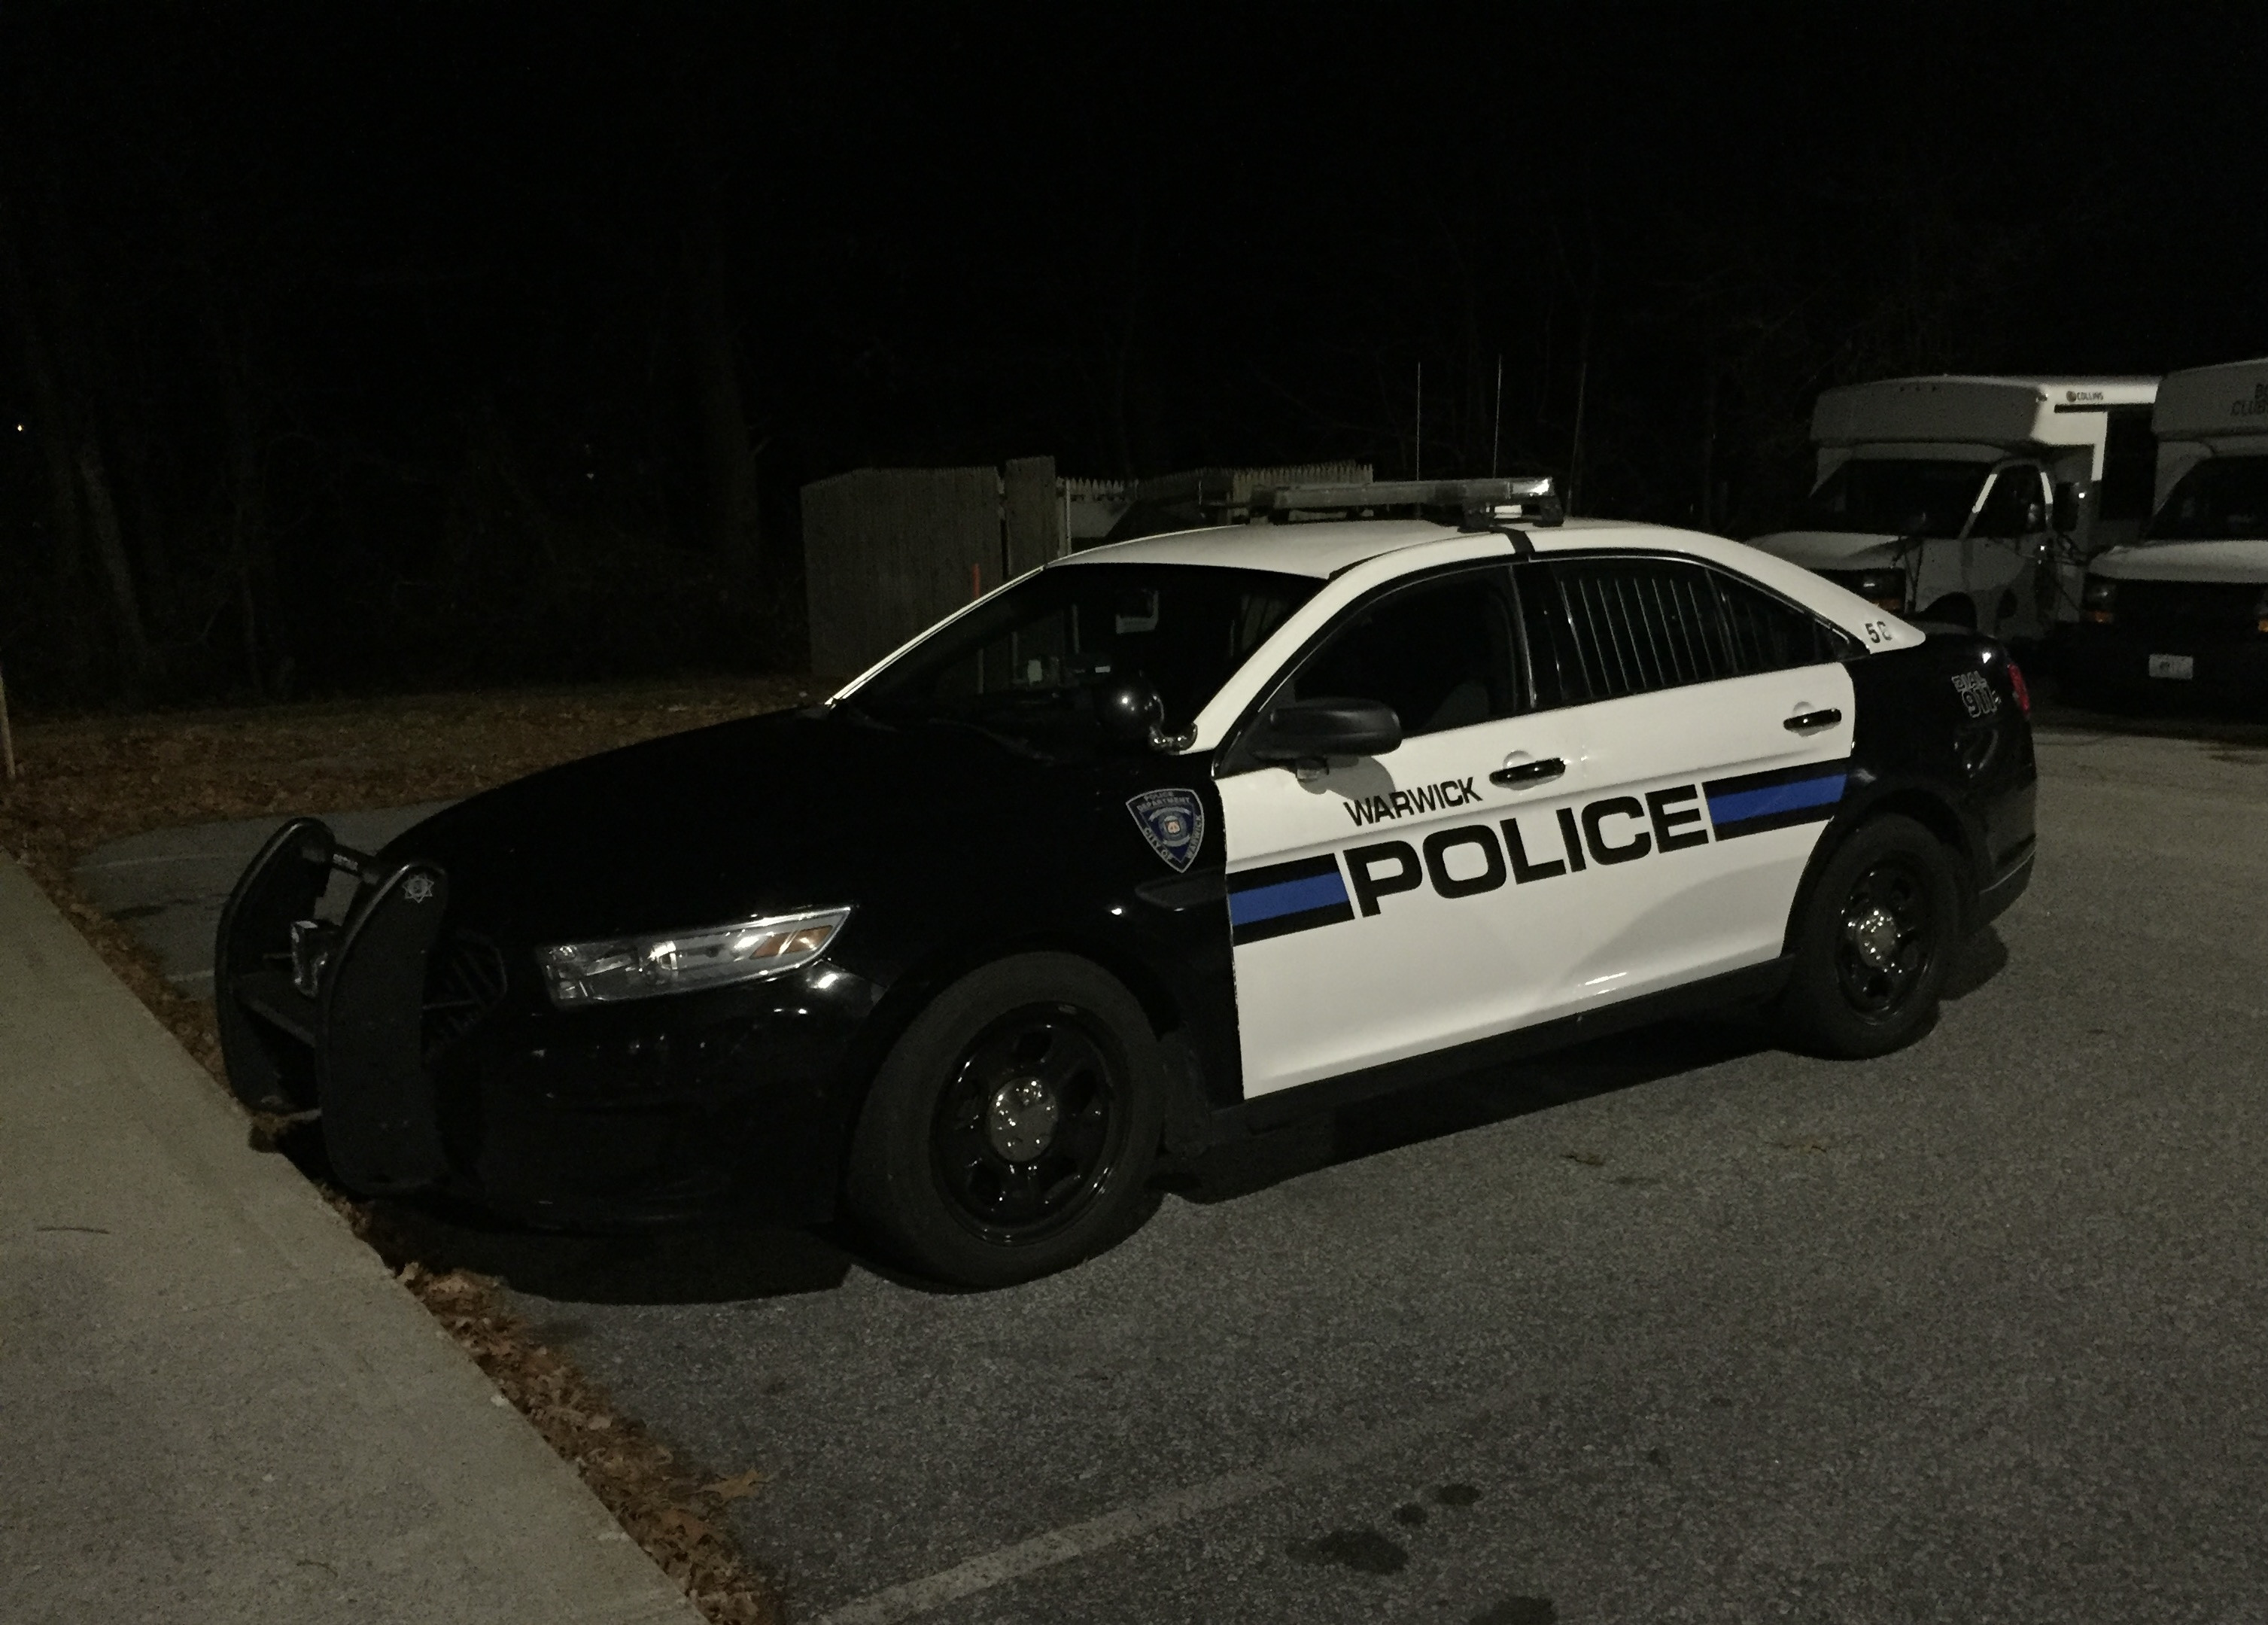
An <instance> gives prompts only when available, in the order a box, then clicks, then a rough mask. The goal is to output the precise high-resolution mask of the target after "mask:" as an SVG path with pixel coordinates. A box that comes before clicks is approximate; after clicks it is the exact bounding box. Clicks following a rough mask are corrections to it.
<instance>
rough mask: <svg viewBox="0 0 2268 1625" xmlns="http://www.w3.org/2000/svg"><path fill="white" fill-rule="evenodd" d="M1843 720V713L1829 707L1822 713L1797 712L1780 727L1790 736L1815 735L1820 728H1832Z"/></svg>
mask: <svg viewBox="0 0 2268 1625" xmlns="http://www.w3.org/2000/svg"><path fill="white" fill-rule="evenodd" d="M1841 720H1843V713H1841V712H1839V711H1837V710H1836V709H1835V707H1834V706H1832V705H1830V706H1828V707H1827V708H1826V709H1824V710H1823V711H1803V712H1798V713H1796V714H1795V715H1794V716H1792V717H1790V718H1789V719H1788V720H1786V722H1785V723H1783V724H1782V725H1781V726H1783V727H1784V728H1786V729H1787V731H1788V732H1789V733H1791V734H1811V733H1816V732H1817V731H1818V730H1819V729H1821V728H1833V727H1834V726H1835V725H1836V724H1837V722H1840V721H1841Z"/></svg>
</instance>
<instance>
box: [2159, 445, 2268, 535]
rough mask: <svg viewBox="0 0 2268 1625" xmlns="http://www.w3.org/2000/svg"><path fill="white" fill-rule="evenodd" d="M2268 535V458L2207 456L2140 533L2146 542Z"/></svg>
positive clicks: (2184, 479)
mask: <svg viewBox="0 0 2268 1625" xmlns="http://www.w3.org/2000/svg"><path fill="white" fill-rule="evenodd" d="M2260 536H2268V456H2262V457H2208V458H2206V459H2205V461H2204V462H2200V463H2198V465H2197V467H2195V468H2193V469H2191V470H2190V471H2189V472H2188V473H2187V474H2184V475H2183V476H2182V477H2181V478H2180V479H2179V480H2177V481H2176V482H2175V484H2174V488H2173V490H2171V491H2168V492H2167V493H2166V501H2165V506H2162V507H2161V508H2160V509H2159V510H2158V511H2157V513H2156V514H2155V515H2154V516H2153V517H2152V519H2151V521H2150V524H2149V528H2147V530H2145V531H2144V532H2143V533H2142V539H2143V540H2144V541H2146V542H2227V541H2232V540H2250V539H2252V538H2255V537H2260Z"/></svg>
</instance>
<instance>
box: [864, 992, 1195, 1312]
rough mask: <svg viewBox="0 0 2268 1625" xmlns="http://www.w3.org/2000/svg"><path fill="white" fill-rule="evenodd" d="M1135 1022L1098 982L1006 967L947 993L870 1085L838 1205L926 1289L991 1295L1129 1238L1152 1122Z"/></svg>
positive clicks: (1154, 1096)
mask: <svg viewBox="0 0 2268 1625" xmlns="http://www.w3.org/2000/svg"><path fill="white" fill-rule="evenodd" d="M1161 1072H1162V1067H1161V1063H1160V1058H1159V1054H1158V1045H1157V1039H1156V1038H1155V1037H1154V1035H1153V1034H1152V1031H1151V1029H1150V1024H1149V1021H1148V1019H1147V1017H1145V1016H1144V1014H1143V1011H1142V1008H1141V1006H1140V1005H1139V1004H1138V1003H1137V1002H1136V1001H1135V999H1134V997H1133V995H1132V994H1131V993H1128V992H1127V991H1126V989H1125V987H1124V986H1123V985H1121V984H1120V983H1119V982H1118V980H1117V979H1116V978H1114V977H1112V976H1111V975H1109V974H1108V972H1107V971H1103V970H1102V969H1101V966H1099V965H1096V964H1092V963H1091V962H1089V961H1087V960H1084V959H1079V958H1075V957H1071V956H1070V955H1068V954H1019V955H1016V956H1015V957H1012V958H1008V959H1002V960H998V961H996V962H995V963H993V964H989V965H986V966H984V967H983V968H982V969H981V970H977V971H971V972H970V973H969V974H968V975H967V976H965V977H963V978H961V980H959V981H957V982H955V983H954V984H953V986H950V987H947V988H946V990H945V991H944V992H943V993H939V995H938V997H937V998H936V999H935V1000H934V1001H932V1002H931V1004H930V1006H929V1008H926V1009H924V1011H923V1012H922V1013H921V1014H920V1015H919V1016H917V1017H915V1019H914V1022H913V1024H912V1025H911V1026H910V1027H909V1028H908V1029H907V1030H906V1031H905V1033H904V1035H903V1036H902V1038H899V1040H898V1042H897V1043H896V1045H894V1046H893V1047H892V1049H891V1051H890V1053H889V1057H888V1059H887V1060H885V1061H884V1062H883V1063H882V1067H881V1069H880V1072H878V1073H877V1074H876V1075H875V1078H874V1086H873V1089H872V1090H871V1091H870V1092H869V1094H868V1096H867V1097H866V1104H865V1109H864V1110H863V1111H862V1112H860V1114H859V1118H858V1130H857V1132H856V1134H854V1136H853V1138H852V1141H851V1159H850V1170H849V1177H848V1180H847V1187H848V1189H847V1194H848V1195H849V1198H850V1203H851V1208H852V1210H853V1211H854V1212H855V1213H856V1214H857V1215H858V1217H859V1218H860V1219H861V1220H862V1221H864V1222H865V1224H866V1226H867V1227H868V1229H869V1230H872V1231H873V1233H874V1235H875V1236H876V1237H877V1238H878V1239H879V1240H880V1241H881V1242H882V1243H883V1244H884V1245H886V1246H887V1247H888V1248H889V1249H890V1250H891V1251H893V1252H895V1253H897V1254H898V1255H899V1256H900V1257H901V1258H902V1259H904V1260H905V1261H906V1262H908V1263H909V1264H911V1265H912V1266H913V1267H915V1268H917V1269H918V1270H920V1271H921V1272H922V1273H923V1274H926V1275H930V1276H932V1277H934V1278H935V1279H938V1280H940V1281H945V1282H951V1283H953V1284H955V1285H959V1286H968V1287H1001V1286H1008V1285H1012V1284H1013V1283H1014V1282H1020V1281H1028V1280H1031V1279H1033V1278H1034V1277H1035V1276H1039V1275H1044V1274H1049V1273H1050V1272H1052V1271H1055V1270H1059V1269H1064V1268H1067V1267H1070V1266H1071V1265H1073V1264H1076V1263H1078V1262H1079V1261H1080V1260H1081V1259H1086V1258H1088V1257H1091V1256H1092V1255H1093V1254H1094V1253H1096V1252H1101V1251H1102V1250H1103V1249H1104V1248H1105V1247H1108V1246H1109V1245H1111V1244H1112V1243H1114V1242H1116V1241H1117V1240H1118V1239H1119V1238H1120V1237H1122V1236H1123V1235H1124V1234H1125V1233H1126V1232H1127V1231H1128V1230H1130V1229H1131V1228H1132V1227H1133V1226H1134V1224H1135V1223H1137V1222H1139V1220H1140V1218H1141V1216H1142V1215H1143V1213H1144V1211H1145V1210H1144V1207H1143V1203H1144V1201H1145V1197H1146V1190H1145V1186H1146V1182H1147V1180H1148V1177H1149V1172H1150V1165H1151V1163H1152V1161H1153V1159H1154V1158H1155V1156H1156V1155H1157V1150H1158V1143H1159V1137H1160V1132H1161V1127H1162V1122H1163V1087H1162V1075H1161Z"/></svg>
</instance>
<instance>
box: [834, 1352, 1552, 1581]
mask: <svg viewBox="0 0 2268 1625" xmlns="http://www.w3.org/2000/svg"><path fill="white" fill-rule="evenodd" d="M1538 1392H1540V1390H1538V1389H1536V1388H1535V1387H1534V1386H1532V1385H1526V1384H1523V1385H1521V1386H1519V1387H1517V1388H1506V1389H1503V1390H1501V1391H1499V1392H1496V1393H1494V1394H1491V1396H1489V1397H1488V1398H1487V1399H1485V1400H1479V1401H1476V1402H1475V1403H1472V1404H1468V1405H1462V1406H1443V1407H1437V1408H1435V1409H1432V1410H1430V1411H1424V1412H1420V1413H1419V1414H1417V1415H1415V1416H1413V1417H1411V1418H1410V1419H1409V1420H1408V1421H1406V1422H1396V1423H1395V1424H1394V1425H1393V1426H1392V1427H1388V1428H1379V1429H1374V1430H1373V1431H1371V1432H1369V1433H1362V1434H1357V1435H1355V1436H1354V1437H1352V1438H1351V1439H1350V1440H1348V1441H1347V1442H1346V1443H1344V1444H1338V1445H1336V1446H1331V1447H1323V1446H1317V1447H1314V1448H1312V1449H1308V1450H1295V1451H1285V1453H1284V1454H1282V1455H1280V1456H1275V1457H1271V1458H1270V1459H1268V1460H1266V1461H1264V1462H1263V1463H1261V1464H1260V1465H1259V1466H1256V1467H1244V1468H1240V1469H1239V1470H1237V1471H1235V1472H1233V1473H1224V1474H1220V1475H1219V1476H1218V1477H1216V1478H1209V1479H1205V1480H1204V1481H1201V1482H1199V1483H1196V1484H1189V1485H1186V1486H1184V1487H1183V1488H1180V1489H1172V1490H1167V1492H1166V1493H1165V1494H1163V1495H1159V1496H1151V1497H1150V1498H1149V1499H1147V1500H1144V1501H1137V1502H1134V1503H1130V1504H1129V1505H1126V1506H1123V1507H1118V1508H1115V1509H1114V1510H1112V1511H1108V1512H1105V1513H1103V1514H1101V1516H1100V1517H1097V1518H1088V1519H1086V1521H1085V1522H1083V1523H1077V1524H1067V1525H1064V1527H1063V1528H1061V1529H1051V1530H1049V1531H1048V1532H1047V1533H1045V1534H1039V1535H1034V1536H1033V1537H1032V1538H1031V1539H1030V1540H1019V1541H1017V1542H1015V1543H1014V1544H1013V1545H1012V1546H1003V1547H996V1548H995V1549H993V1550H991V1551H990V1552H985V1553H983V1554H981V1555H978V1556H976V1557H971V1558H968V1559H967V1560H966V1561H964V1562H957V1563H955V1564H954V1565H953V1567H951V1568H949V1569H940V1570H938V1571H937V1572H936V1573H934V1574H930V1575H924V1577H921V1578H920V1579H917V1580H908V1581H906V1582H904V1583H903V1584H898V1585H891V1586H886V1587H884V1588H883V1589H882V1590H880V1591H878V1592H868V1593H867V1594H866V1595H865V1596H864V1597H860V1598H858V1599H856V1600H854V1601H851V1602H847V1603H845V1604H843V1606H842V1607H839V1608H836V1610H834V1612H832V1613H830V1614H824V1615H822V1616H821V1619H820V1621H819V1625H895V1621H899V1620H909V1619H913V1618H915V1617H916V1616H917V1615H919V1614H927V1613H929V1612H930V1611H931V1610H932V1609H935V1608H941V1607H944V1606H945V1605H946V1604H947V1603H949V1602H957V1601H959V1600H960V1599H961V1598H963V1597H973V1596H975V1595H976V1593H977V1592H986V1591H990V1590H991V1589H992V1588H993V1587H994V1586H996V1585H1003V1584H1006V1583H1007V1582H1009V1581H1011V1580H1016V1579H1021V1578H1022V1577H1024V1576H1026V1575H1027V1574H1035V1573H1037V1572H1038V1571H1039V1570H1042V1569H1051V1568H1053V1567H1055V1566H1056V1565H1057V1564H1058V1563H1066V1562H1071V1561H1073V1560H1074V1559H1077V1558H1080V1557H1085V1556H1087V1555H1090V1554H1092V1553H1094V1552H1099V1551H1101V1550H1103V1549H1104V1548H1106V1547H1113V1546H1118V1545H1122V1544H1123V1543H1124V1542H1126V1541H1128V1540H1138V1539H1139V1538H1140V1537H1142V1536H1144V1535H1146V1534H1149V1533H1153V1532H1154V1531H1157V1530H1160V1529H1164V1528H1167V1527H1169V1526H1171V1525H1175V1524H1178V1523H1181V1522H1182V1521H1184V1520H1185V1519H1188V1518H1195V1517H1197V1516H1198V1515H1199V1514H1200V1513H1204V1512H1216V1511H1220V1510H1221V1509H1222V1508H1224V1507H1231V1506H1235V1505H1237V1504H1239V1503H1242V1502H1246V1501H1252V1500H1256V1499H1258V1498H1259V1497H1260V1496H1264V1495H1267V1494H1269V1493H1270V1491H1272V1490H1278V1489H1284V1488H1289V1487H1290V1486H1291V1485H1292V1484H1295V1483H1298V1482H1299V1481H1301V1480H1303V1479H1310V1478H1315V1477H1319V1476H1320V1475H1322V1474H1326V1473H1331V1472H1336V1471H1337V1470H1338V1469H1340V1468H1343V1467H1350V1466H1354V1465H1355V1464H1356V1463H1358V1462H1360V1461H1363V1460H1365V1459H1368V1458H1370V1457H1373V1456H1380V1455H1384V1454H1386V1453H1387V1452H1388V1451H1394V1450H1398V1449H1401V1448H1402V1447H1403V1446H1405V1445H1409V1444H1416V1443H1418V1441H1419V1440H1422V1439H1425V1438H1430V1437H1432V1436H1434V1435H1436V1434H1441V1433H1452V1432H1454V1431H1455V1430H1457V1429H1460V1428H1464V1427H1469V1426H1471V1425H1472V1424H1473V1423H1475V1422H1485V1421H1487V1420H1488V1419H1489V1418H1491V1417H1492V1416H1496V1415H1499V1414H1502V1413H1504V1412H1506V1411H1508V1410H1511V1409H1513V1408H1514V1407H1516V1406H1521V1405H1530V1406H1532V1405H1533V1404H1534V1403H1535V1396H1536V1394H1537V1393H1538Z"/></svg>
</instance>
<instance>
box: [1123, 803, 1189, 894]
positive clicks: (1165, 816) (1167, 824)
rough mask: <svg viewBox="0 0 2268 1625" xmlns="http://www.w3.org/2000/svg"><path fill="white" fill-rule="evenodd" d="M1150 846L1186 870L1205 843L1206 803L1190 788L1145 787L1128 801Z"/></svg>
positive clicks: (1179, 870) (1180, 871)
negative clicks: (1148, 788) (1199, 799)
mask: <svg viewBox="0 0 2268 1625" xmlns="http://www.w3.org/2000/svg"><path fill="white" fill-rule="evenodd" d="M1126 810H1127V811H1128V812H1130V813H1132V814H1133V815H1134V822H1135V823H1136V824H1139V825H1141V826H1142V836H1143V838H1144V839H1145V840H1147V841H1148V842H1149V843H1150V849H1151V850H1152V852H1155V853H1157V854H1158V855H1159V856H1160V857H1161V858H1163V859H1164V860H1165V861H1167V864H1169V865H1170V866H1171V867H1172V868H1173V869H1174V871H1175V873H1176V874H1186V873H1187V872H1188V870H1189V865H1190V864H1192V863H1195V862H1196V861H1197V849H1198V848H1199V847H1201V846H1204V803H1203V802H1202V801H1198V800H1197V796H1196V795H1195V794H1193V793H1192V792H1190V791H1188V790H1145V791H1144V792H1143V793H1142V794H1139V795H1138V796H1136V797H1135V798H1134V799H1133V800H1131V801H1128V802H1127V803H1126Z"/></svg>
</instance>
